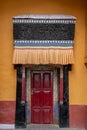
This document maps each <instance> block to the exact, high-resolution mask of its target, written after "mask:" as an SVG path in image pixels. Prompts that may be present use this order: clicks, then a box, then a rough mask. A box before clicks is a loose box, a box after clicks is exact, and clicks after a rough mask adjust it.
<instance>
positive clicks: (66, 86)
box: [15, 65, 71, 128]
mask: <svg viewBox="0 0 87 130" xmlns="http://www.w3.org/2000/svg"><path fill="white" fill-rule="evenodd" d="M23 67H25V68H26V69H27V68H29V69H30V70H31V68H32V67H31V66H28V65H25V66H24V65H15V69H16V70H17V91H16V92H17V95H18V86H19V82H20V83H21V81H22V79H21V80H18V79H19V78H20V74H21V71H20V70H22V68H23ZM36 67H37V68H38V66H36ZM46 67H47V66H46ZM60 67H61V66H54V67H50V68H51V69H52V68H53V69H54V68H57V69H58V71H60ZM34 68H35V66H34ZM42 68H43V67H42ZM48 68H49V67H48ZM62 68H63V75H64V84H63V86H64V91H65V92H64V104H63V105H61V104H60V103H59V110H60V112H59V113H60V116H59V126H60V127H69V95H68V94H69V84H68V81H69V76H68V71H70V70H71V66H70V65H63V66H62ZM21 75H22V74H21ZM58 75H59V77H60V74H58ZM21 78H22V76H21ZM21 84H22V83H21ZM20 88H21V86H20ZM66 92H67V94H66ZM17 95H16V116H15V123H16V124H15V125H16V127H22V128H23V127H25V126H26V125H27V124H26V123H27V122H26V115H25V114H23V112H24V110H25V107H26V106H27V105H25V104H24V105H23V106H22V104H20V105H21V106H20V107H21V108H23V111H22V116H24V115H25V118H24V117H23V118H24V121H23V123H22V124H20V121H18V118H17V116H18V113H17V111H18V109H19V107H18V103H17V101H18V97H17ZM20 96H21V95H20ZM65 96H66V99H65ZM66 101H67V102H66ZM65 107H66V110H67V114H66V113H61V112H62V110H63V111H64V109H65ZM26 108H27V107H26ZM65 114H66V119H63V117H64V116H65ZM19 115H20V113H19ZM18 123H19V124H18Z"/></svg>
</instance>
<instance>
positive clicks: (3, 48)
mask: <svg viewBox="0 0 87 130" xmlns="http://www.w3.org/2000/svg"><path fill="white" fill-rule="evenodd" d="M84 7H85V4H84V0H0V101H7V100H8V101H15V99H16V71H15V70H14V66H13V64H12V55H13V24H12V17H13V16H16V15H21V14H69V15H73V16H75V17H77V23H76V31H75V46H74V57H75V64H74V65H73V66H72V71H70V72H69V80H70V81H69V102H70V104H83V105H85V104H87V85H86V84H87V68H86V67H85V65H84V56H85V8H84Z"/></svg>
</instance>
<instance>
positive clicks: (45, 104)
mask: <svg viewBox="0 0 87 130" xmlns="http://www.w3.org/2000/svg"><path fill="white" fill-rule="evenodd" d="M31 75H32V76H31V123H36V124H51V123H52V122H53V90H52V89H53V83H52V79H53V77H52V71H32V74H31Z"/></svg>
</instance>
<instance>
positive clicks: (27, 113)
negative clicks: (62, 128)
mask: <svg viewBox="0 0 87 130" xmlns="http://www.w3.org/2000/svg"><path fill="white" fill-rule="evenodd" d="M26 120H27V122H30V106H29V103H28V102H27V103H26Z"/></svg>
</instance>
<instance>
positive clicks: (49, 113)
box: [43, 107, 52, 124]
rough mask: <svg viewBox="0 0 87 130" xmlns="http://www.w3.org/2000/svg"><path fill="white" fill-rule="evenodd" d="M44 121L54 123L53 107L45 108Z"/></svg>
mask: <svg viewBox="0 0 87 130" xmlns="http://www.w3.org/2000/svg"><path fill="white" fill-rule="evenodd" d="M43 122H44V124H50V123H52V110H51V107H50V108H44V109H43Z"/></svg>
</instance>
